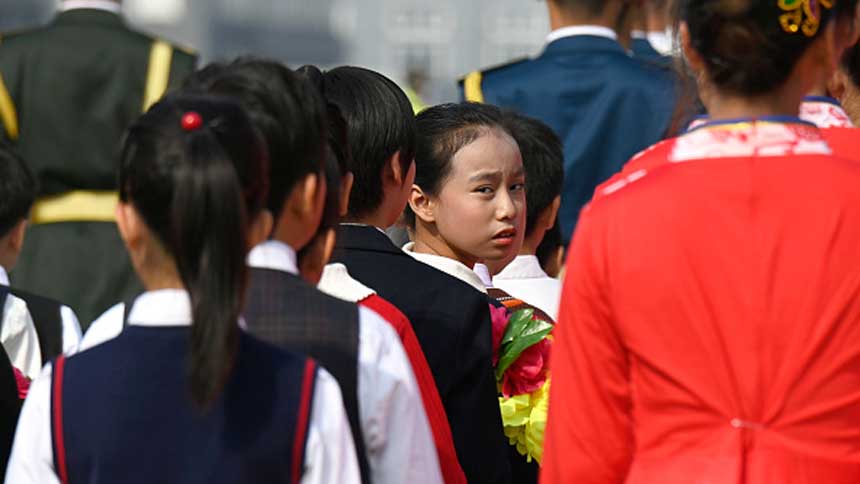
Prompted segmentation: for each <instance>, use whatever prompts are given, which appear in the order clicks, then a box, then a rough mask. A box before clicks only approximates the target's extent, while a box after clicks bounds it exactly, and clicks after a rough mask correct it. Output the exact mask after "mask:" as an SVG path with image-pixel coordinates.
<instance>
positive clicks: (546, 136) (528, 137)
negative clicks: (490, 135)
mask: <svg viewBox="0 0 860 484" xmlns="http://www.w3.org/2000/svg"><path fill="white" fill-rule="evenodd" d="M505 125H506V126H507V127H508V131H510V133H511V136H513V138H514V140H515V141H516V142H517V145H519V147H520V154H521V155H522V158H523V168H525V171H526V207H527V210H526V237H528V236H530V235H531V234H532V231H533V230H534V228H535V223H536V222H537V218H538V217H539V216H540V214H541V213H542V212H543V211H544V210H546V208H547V207H549V206H550V205H552V202H553V200H555V198H556V197H558V196H559V195H561V188H562V186H561V185H562V179H563V178H564V150H563V148H562V145H561V140H560V139H559V138H558V135H556V134H555V132H554V131H553V130H552V128H550V127H549V126H547V125H546V124H545V123H543V122H542V121H539V120H537V119H534V118H531V117H528V116H525V115H522V114H518V113H515V112H506V113H505Z"/></svg>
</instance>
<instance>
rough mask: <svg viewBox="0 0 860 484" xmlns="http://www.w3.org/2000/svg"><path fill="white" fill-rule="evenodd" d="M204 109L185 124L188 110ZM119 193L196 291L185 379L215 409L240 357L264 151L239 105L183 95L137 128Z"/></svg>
mask: <svg viewBox="0 0 860 484" xmlns="http://www.w3.org/2000/svg"><path fill="white" fill-rule="evenodd" d="M189 112H191V113H193V114H194V115H197V116H199V119H200V121H199V123H198V124H194V125H188V126H186V125H185V120H184V119H183V116H184V115H187V114H188V113H189ZM124 153H125V154H124V156H123V160H122V164H121V168H120V187H121V189H120V197H121V198H122V199H123V200H124V201H130V202H131V203H132V204H133V205H134V206H135V208H136V209H137V211H138V212H139V213H140V214H141V216H142V217H143V219H144V221H145V222H146V224H147V226H149V227H150V229H152V230H153V232H154V233H155V234H156V235H157V237H158V238H159V239H160V241H161V242H162V244H163V245H164V246H165V249H166V250H167V252H168V253H170V255H172V256H173V259H174V260H175V262H176V267H177V270H178V272H179V276H180V278H181V279H182V283H183V285H184V286H185V288H186V289H187V290H188V293H189V294H190V298H191V308H192V309H191V312H192V325H191V332H190V338H189V354H188V383H189V389H190V393H191V397H192V400H193V401H194V403H195V404H197V405H198V406H199V407H200V408H202V409H204V410H205V409H206V408H208V407H209V406H210V405H211V404H212V402H213V401H215V400H216V399H217V398H218V396H219V395H220V394H221V391H222V390H223V388H224V386H225V384H226V382H227V380H228V378H229V376H230V373H231V370H232V368H233V365H234V361H235V357H236V351H237V344H238V338H239V328H238V325H237V322H238V318H239V315H240V314H241V311H242V305H243V295H244V293H245V287H246V284H247V269H246V264H245V256H246V254H247V250H248V243H247V239H246V233H247V228H248V219H249V216H250V215H254V214H256V213H258V212H259V211H260V210H261V209H262V207H263V203H264V200H265V183H264V182H263V181H262V180H265V177H264V176H263V173H264V166H265V159H266V158H265V150H263V148H262V145H261V142H260V139H259V137H258V136H257V134H256V132H255V131H254V130H253V128H252V127H251V124H250V121H249V120H248V119H247V116H246V115H245V114H244V112H243V111H242V110H241V108H239V107H238V106H237V105H235V104H233V103H229V102H226V101H221V100H218V101H215V100H212V99H206V98H186V97H180V98H176V99H172V100H168V101H163V102H162V103H160V104H158V105H156V106H155V107H153V108H152V109H151V110H150V111H149V113H147V114H146V115H145V116H143V117H142V118H141V120H140V121H138V123H137V124H136V125H135V126H134V127H133V128H132V129H131V130H130V132H129V135H128V138H127V140H126V148H125V151H124Z"/></svg>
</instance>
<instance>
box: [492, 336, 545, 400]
mask: <svg viewBox="0 0 860 484" xmlns="http://www.w3.org/2000/svg"><path fill="white" fill-rule="evenodd" d="M551 348H552V341H551V340H549V339H543V340H541V342H540V343H537V344H536V345H534V346H531V347H529V348H528V349H527V350H525V351H523V353H522V354H521V355H520V357H519V358H517V360H516V361H515V362H513V364H511V366H510V367H509V368H508V370H507V371H505V379H504V382H503V383H502V395H504V396H505V398H509V397H510V396H512V395H522V394H526V393H531V392H533V391H536V390H538V389H539V388H540V387H542V386H543V384H544V382H545V381H546V378H547V372H548V371H549V354H550V350H551Z"/></svg>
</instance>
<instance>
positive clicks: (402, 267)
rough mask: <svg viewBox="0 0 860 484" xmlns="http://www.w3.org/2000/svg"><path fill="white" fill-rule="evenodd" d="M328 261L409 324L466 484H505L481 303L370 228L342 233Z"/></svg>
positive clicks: (346, 228)
mask: <svg viewBox="0 0 860 484" xmlns="http://www.w3.org/2000/svg"><path fill="white" fill-rule="evenodd" d="M333 262H342V263H344V264H345V265H346V266H347V268H349V273H350V275H352V276H353V277H355V278H356V279H358V280H359V281H361V282H362V283H363V284H365V285H367V286H369V287H370V288H372V289H374V290H375V291H377V292H378V293H379V295H380V296H382V297H383V298H385V299H386V300H388V301H390V302H391V303H392V304H394V305H395V306H397V308H398V309H400V310H401V311H402V312H403V313H404V314H406V316H407V317H408V318H409V321H411V322H412V326H413V329H414V330H415V334H416V336H417V337H418V341H419V342H420V343H421V348H422V349H423V350H424V354H425V356H426V357H427V363H428V364H429V365H430V370H431V371H432V372H433V377H434V378H435V380H436V387H437V388H438V389H439V395H440V396H441V397H442V403H443V404H444V405H445V411H446V412H447V414H448V420H449V423H450V424H451V432H452V434H453V436H454V445H455V446H456V448H457V456H458V457H459V459H460V464H461V465H462V466H463V471H464V472H465V473H466V478H467V479H468V480H469V482H470V483H473V484H474V483H501V482H510V478H511V477H510V467H509V464H508V462H507V459H508V443H507V438H506V437H505V436H504V433H503V431H502V421H501V416H500V414H499V402H498V398H497V390H496V382H495V377H494V375H493V367H492V326H491V323H490V315H489V305H488V301H487V298H486V296H485V295H483V294H481V293H479V292H477V291H475V289H474V288H472V287H471V286H469V285H467V284H466V283H464V282H462V281H460V280H458V279H455V278H453V277H451V276H449V275H447V274H444V273H443V272H440V271H438V270H436V269H434V268H432V267H430V266H428V265H426V264H424V263H422V262H419V261H417V260H415V259H413V258H412V257H411V256H409V255H407V254H406V253H405V252H403V251H401V250H400V249H398V248H397V247H395V246H394V244H392V243H391V241H390V240H389V239H388V237H386V236H385V234H383V233H382V232H380V231H379V230H377V229H376V228H373V227H362V226H351V225H343V226H341V227H340V233H339V235H338V243H337V248H336V250H335V255H334V258H333Z"/></svg>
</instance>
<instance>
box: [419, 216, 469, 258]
mask: <svg viewBox="0 0 860 484" xmlns="http://www.w3.org/2000/svg"><path fill="white" fill-rule="evenodd" d="M412 250H413V251H414V252H417V253H419V254H430V255H437V256H440V257H447V258H448V259H453V260H455V261H457V262H460V263H461V264H463V265H465V266H466V267H468V268H469V269H471V268H473V267H475V264H476V263H478V262H480V261H478V260H472V259H471V258H469V257H465V256H464V255H463V254H461V253H460V252H459V251H457V250H456V249H455V248H454V247H451V246H450V245H449V244H448V243H447V242H446V241H445V239H444V238H442V236H441V235H439V233H438V232H435V231H430V230H427V229H426V228H424V227H423V226H422V225H421V224H420V223H419V224H418V225H417V226H416V228H415V244H414V246H413V247H412Z"/></svg>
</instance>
